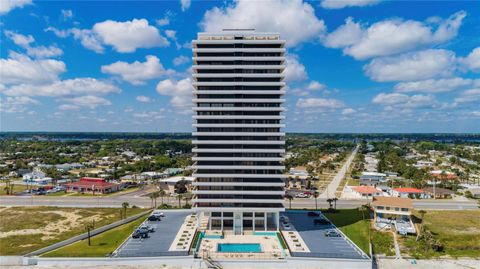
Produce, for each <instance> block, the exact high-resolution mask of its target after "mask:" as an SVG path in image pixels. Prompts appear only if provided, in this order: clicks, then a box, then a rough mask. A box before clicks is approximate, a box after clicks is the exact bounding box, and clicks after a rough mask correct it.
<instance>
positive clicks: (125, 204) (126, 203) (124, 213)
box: [122, 202, 129, 218]
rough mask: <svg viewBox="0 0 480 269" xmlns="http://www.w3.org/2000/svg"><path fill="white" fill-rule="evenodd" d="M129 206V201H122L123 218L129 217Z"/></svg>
mask: <svg viewBox="0 0 480 269" xmlns="http://www.w3.org/2000/svg"><path fill="white" fill-rule="evenodd" d="M128 206H129V204H128V202H123V203H122V208H123V218H126V217H127V208H128Z"/></svg>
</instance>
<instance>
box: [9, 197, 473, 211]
mask: <svg viewBox="0 0 480 269" xmlns="http://www.w3.org/2000/svg"><path fill="white" fill-rule="evenodd" d="M164 199H165V203H168V204H171V205H178V200H177V199H176V198H174V197H165V198H164ZM123 202H128V203H129V204H130V205H136V206H140V207H150V206H151V200H150V199H149V198H146V197H135V196H121V197H100V196H99V197H75V196H70V197H68V196H67V197H48V196H33V197H30V196H1V197H0V206H59V207H121V206H122V203H123ZM160 203H161V202H160V199H158V200H157V204H160ZM184 203H185V201H182V204H184ZM366 203H367V200H365V199H357V200H344V199H341V200H338V201H337V208H341V209H344V208H356V207H359V206H361V205H362V204H366ZM284 205H285V207H286V208H289V207H290V203H289V201H288V200H286V201H285V202H284ZM413 205H414V208H415V209H426V210H464V209H478V208H479V207H478V204H477V202H476V201H453V200H415V201H414V202H413ZM314 207H315V200H314V199H313V198H299V199H294V200H293V201H292V208H294V209H295V208H297V209H298V208H314ZM318 207H319V208H327V207H328V203H327V202H326V201H325V199H318Z"/></svg>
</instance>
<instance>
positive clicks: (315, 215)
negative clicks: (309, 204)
mask: <svg viewBox="0 0 480 269" xmlns="http://www.w3.org/2000/svg"><path fill="white" fill-rule="evenodd" d="M308 216H309V217H320V213H318V212H313V211H310V212H308Z"/></svg>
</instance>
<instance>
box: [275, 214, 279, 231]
mask: <svg viewBox="0 0 480 269" xmlns="http://www.w3.org/2000/svg"><path fill="white" fill-rule="evenodd" d="M274 214H275V226H276V227H277V231H278V230H279V228H280V212H276V213H274Z"/></svg>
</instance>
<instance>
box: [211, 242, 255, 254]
mask: <svg viewBox="0 0 480 269" xmlns="http://www.w3.org/2000/svg"><path fill="white" fill-rule="evenodd" d="M217 251H218V252H262V247H261V246H260V244H232V243H230V244H229V243H223V244H218V247H217Z"/></svg>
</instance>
